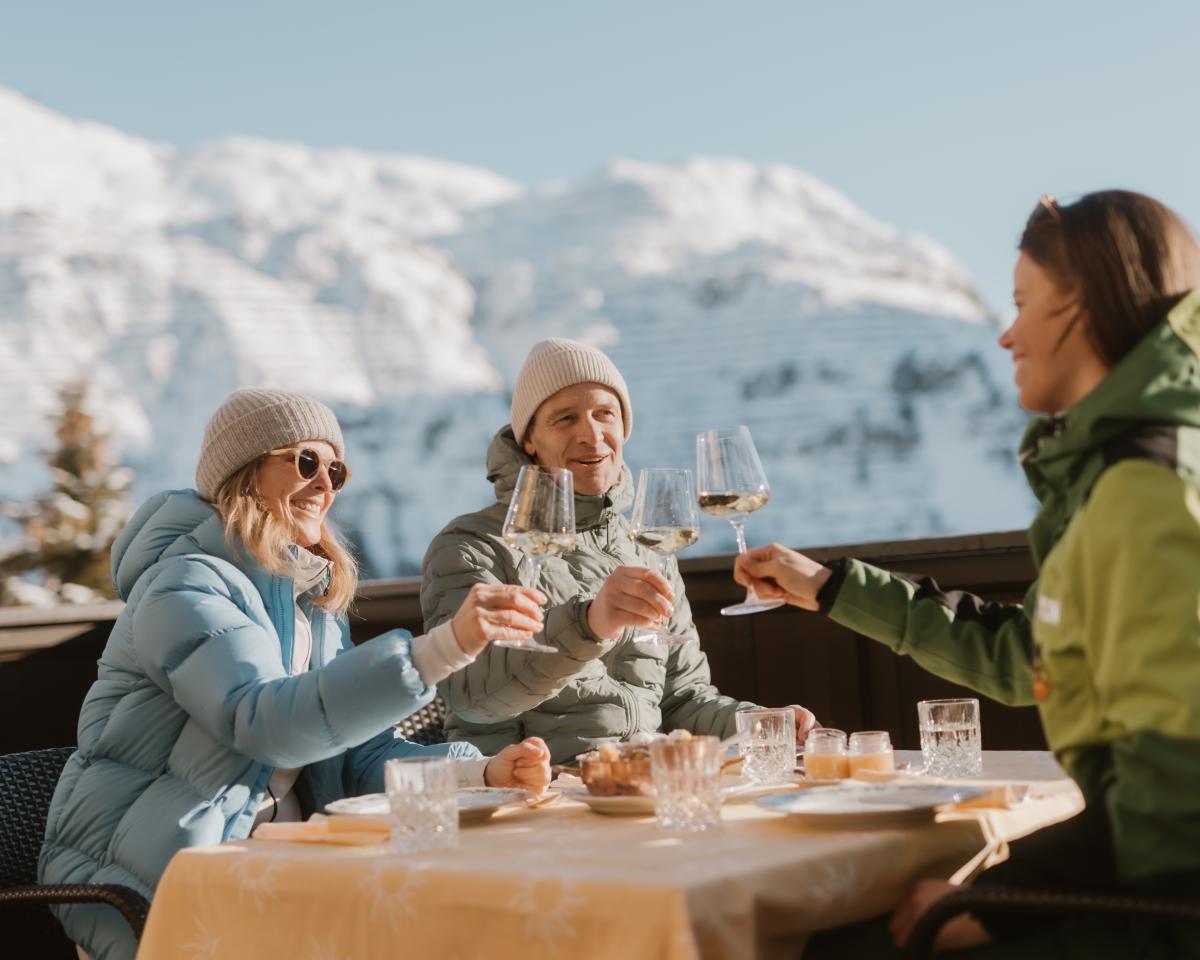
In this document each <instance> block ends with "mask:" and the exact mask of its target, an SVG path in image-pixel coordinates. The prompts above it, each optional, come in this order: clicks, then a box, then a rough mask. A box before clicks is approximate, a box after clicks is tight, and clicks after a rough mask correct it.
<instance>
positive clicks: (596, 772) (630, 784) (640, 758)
mask: <svg viewBox="0 0 1200 960" xmlns="http://www.w3.org/2000/svg"><path fill="white" fill-rule="evenodd" d="M579 776H580V779H582V780H583V784H584V786H585V787H587V789H588V793H590V794H591V795H592V796H595V797H649V796H653V795H654V781H653V780H652V779H651V776H650V747H649V745H648V744H645V743H605V744H602V745H601V746H600V748H599V749H597V750H592V751H590V752H589V753H585V754H583V756H581V757H580V758H579Z"/></svg>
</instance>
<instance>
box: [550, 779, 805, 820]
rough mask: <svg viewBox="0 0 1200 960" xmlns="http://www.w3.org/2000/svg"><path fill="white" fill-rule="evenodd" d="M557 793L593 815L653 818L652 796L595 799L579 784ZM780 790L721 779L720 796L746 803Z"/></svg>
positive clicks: (595, 797) (568, 786) (777, 787)
mask: <svg viewBox="0 0 1200 960" xmlns="http://www.w3.org/2000/svg"><path fill="white" fill-rule="evenodd" d="M560 789H561V790H562V792H563V794H564V796H568V797H570V798H571V799H573V800H582V801H583V802H584V803H586V804H587V805H588V806H589V807H591V808H592V809H593V810H594V811H596V813H605V814H608V815H609V816H615V817H644V816H652V815H653V814H654V797H653V796H649V797H642V796H616V797H598V796H594V795H592V794H590V793H588V789H587V787H585V786H583V785H582V784H563V785H562V787H561V788H560ZM781 789H787V786H786V785H784V784H772V785H768V786H759V785H758V784H753V783H747V782H746V781H745V780H743V779H742V778H741V777H730V776H724V777H721V796H722V798H724V799H726V800H734V799H746V800H749V799H750V798H751V797H753V796H754V795H755V794H758V793H769V792H772V791H778V790H781Z"/></svg>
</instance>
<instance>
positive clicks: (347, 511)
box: [0, 89, 1029, 575]
mask: <svg viewBox="0 0 1200 960" xmlns="http://www.w3.org/2000/svg"><path fill="white" fill-rule="evenodd" d="M996 333H997V328H996V326H995V324H994V323H992V322H991V321H990V320H989V318H988V316H987V312H986V309H985V308H984V306H983V304H982V303H981V301H980V299H979V297H978V295H977V294H976V292H975V291H974V289H973V287H972V286H971V283H970V280H969V278H968V277H967V276H966V275H965V273H964V272H963V271H962V269H961V268H960V267H959V266H958V265H957V264H956V262H955V261H954V259H953V257H952V256H951V255H950V254H949V253H948V252H947V251H945V250H944V249H942V248H941V247H939V246H938V245H937V244H936V243H934V242H933V241H931V240H928V239H926V238H921V237H916V236H909V235H902V234H899V233H898V232H897V231H896V230H895V229H893V228H891V227H889V226H887V225H885V224H881V223H879V222H877V221H875V220H873V219H871V218H870V217H869V216H867V215H866V214H864V213H863V212H862V211H860V210H859V209H857V208H856V207H855V206H854V205H853V204H852V203H851V202H850V201H849V200H848V199H846V198H845V197H843V196H842V195H840V194H839V193H837V192H836V191H835V190H833V189H832V188H830V187H829V186H827V185H825V184H823V183H821V182H820V181H818V180H815V179H814V178H812V177H810V176H808V175H806V174H804V173H803V172H801V171H799V170H795V169H791V168H787V167H781V166H766V167H764V166H758V165H755V164H752V163H748V162H745V161H742V160H736V159H722V158H697V159H694V160H691V161H689V162H688V163H686V164H684V165H682V166H657V165H651V164H644V163H635V162H632V161H617V162H614V163H612V164H610V165H609V166H608V167H607V168H605V169H603V170H602V171H600V172H599V173H597V174H596V175H595V176H593V177H591V178H588V179H586V180H584V181H582V182H579V183H576V184H566V185H563V184H559V185H555V186H551V187H545V188H537V189H533V190H525V189H522V188H521V187H519V186H518V185H516V184H514V183H512V182H510V181H507V180H505V179H503V178H501V177H498V176H496V175H494V174H492V173H490V172H488V171H485V170H480V169H476V168H471V167H466V166H463V165H460V164H453V163H448V162H443V161H439V160H432V159H427V158H420V157H406V156H386V155H374V154H368V153H364V152H359V151H353V150H334V151H330V150H311V149H309V148H306V147H304V146H301V145H297V144H279V143H270V142H265V141H259V140H250V139H244V138H239V139H229V140H224V141H219V142H216V143H211V144H206V145H202V146H200V147H197V148H194V149H190V150H180V149H176V148H173V147H169V146H166V145H160V144H152V143H148V142H146V141H143V140H139V139H137V138H133V137H128V136H125V135H123V134H121V133H119V132H117V131H114V130H111V129H108V128H105V127H102V126H99V125H96V124H91V123H83V122H79V121H74V120H71V119H68V118H65V117H62V116H60V115H57V114H55V113H53V112H52V111H50V110H48V109H46V108H44V107H42V106H40V105H38V104H35V103H33V102H31V101H29V100H27V99H25V98H24V97H21V96H20V95H19V94H15V93H12V92H10V91H6V90H3V89H0V405H3V409H5V410H7V411H9V415H8V416H6V417H4V418H0V491H2V493H3V495H4V496H5V497H6V498H7V497H20V496H25V495H28V494H29V493H31V492H32V491H33V490H35V489H37V488H38V487H39V486H41V485H42V484H43V483H44V482H45V475H44V473H43V472H42V471H41V469H40V468H39V467H38V465H37V455H36V452H37V450H38V449H39V448H40V447H41V446H43V445H44V444H45V443H46V442H47V437H48V431H47V424H46V417H47V416H48V415H49V414H50V413H51V412H52V410H53V406H54V396H55V391H56V389H57V388H58V386H59V385H61V384H62V383H64V382H66V381H69V380H71V379H74V378H80V377H83V378H86V379H87V380H88V381H89V382H90V383H91V384H92V385H93V406H94V407H95V409H96V412H97V414H98V415H99V417H100V419H101V422H102V424H103V425H104V426H106V427H107V428H108V429H109V430H111V431H112V432H113V434H114V435H115V437H116V438H117V441H118V444H119V448H120V450H121V451H122V454H123V456H124V457H125V458H126V459H127V461H128V462H129V463H130V464H131V465H132V466H134V467H135V468H136V469H137V471H138V484H137V492H138V493H139V494H148V493H150V492H152V491H153V490H154V489H156V488H158V487H161V486H164V485H185V484H188V483H189V482H190V478H191V469H192V465H193V464H194V462H195V457H196V452H197V446H198V440H199V435H200V431H201V428H202V426H203V423H204V421H205V419H206V418H207V416H208V415H209V413H210V412H211V411H212V409H213V408H214V407H215V405H216V404H217V403H219V402H220V400H221V399H222V397H223V396H224V395H225V394H226V393H227V392H228V391H229V390H231V389H233V388H235V387H237V386H241V385H248V384H269V385H274V386H281V387H286V388H290V389H295V390H299V391H302V392H307V393H311V394H314V395H316V396H319V397H321V398H323V399H325V400H327V401H328V402H330V403H331V404H333V405H334V406H335V408H336V409H337V410H338V412H339V415H340V416H341V417H342V418H343V421H344V424H345V426H346V432H347V436H348V458H350V459H351V460H352V462H353V466H354V471H355V477H354V481H353V483H352V485H351V487H350V488H348V490H347V493H346V494H345V495H344V496H343V497H342V498H340V499H339V503H338V506H337V515H338V516H339V518H340V520H341V522H342V524H343V526H344V527H346V528H347V529H348V531H349V532H350V533H351V534H352V535H353V536H354V537H355V538H357V539H358V540H359V541H360V543H361V546H362V550H363V552H364V556H365V559H366V560H367V561H368V565H369V569H370V571H371V572H373V573H375V574H377V575H393V574H397V573H402V572H411V571H412V570H414V569H415V567H416V565H417V564H418V563H419V561H420V556H421V553H422V551H423V549H424V546H425V544H426V543H427V542H428V540H429V538H430V536H431V535H432V534H433V533H434V532H436V530H437V528H438V527H439V526H440V525H441V524H442V523H443V522H444V521H445V520H447V519H449V518H450V517H451V516H453V515H454V514H455V513H457V512H461V511H463V510H467V509H472V508H474V507H476V506H478V505H481V504H482V503H484V502H486V500H487V498H488V496H489V494H490V491H489V490H488V488H487V485H486V483H485V482H484V481H483V477H482V474H483V452H484V448H485V446H486V443H487V440H488V438H489V437H490V435H491V433H492V432H493V431H494V430H495V429H496V428H497V427H499V426H500V425H501V424H502V423H503V422H504V421H505V420H506V419H507V405H508V391H509V389H510V387H511V383H512V378H513V377H514V376H515V374H516V371H517V370H518V369H519V367H520V364H521V361H522V359H523V357H524V354H525V351H526V350H527V349H528V347H529V345H530V344H531V343H533V342H534V341H535V340H537V339H538V338H540V337H542V336H547V335H565V336H574V337H579V338H581V339H585V340H588V341H590V342H593V343H596V344H598V345H600V346H602V347H604V348H605V349H606V350H608V351H609V352H610V353H611V355H612V356H613V358H614V359H615V360H616V361H617V363H618V365H619V366H620V367H621V368H622V370H623V371H624V373H625V376H626V379H627V380H628V381H629V383H630V387H631V391H632V394H633V398H634V404H635V406H636V413H637V417H636V431H635V435H634V438H633V441H632V443H631V445H630V448H629V459H630V461H631V463H632V465H633V466H635V467H637V466H650V465H673V464H675V465H690V463H691V459H692V446H691V445H692V440H693V435H694V433H695V432H696V431H698V430H700V429H703V428H704V427H707V426H712V425H716V424H725V423H735V422H745V423H748V424H750V426H751V428H752V429H753V430H754V432H755V436H756V438H757V440H758V443H759V446H760V449H761V451H762V453H763V456H764V461H765V463H766V467H767V470H768V473H769V475H770V478H771V481H772V484H773V487H774V494H775V495H774V497H773V500H772V503H771V505H770V506H769V507H768V508H767V510H766V511H765V512H763V513H762V514H760V516H759V517H758V518H756V520H755V521H754V526H753V527H752V537H757V538H758V539H762V538H765V537H767V536H770V537H772V538H777V539H782V540H787V541H792V542H798V543H810V544H812V543H820V542H832V541H843V540H852V539H864V538H876V537H890V536H905V535H922V534H934V533H949V532H958V531H966V530H975V529H997V528H1003V527H1010V526H1017V525H1021V524H1023V523H1024V522H1025V520H1026V519H1027V516H1028V512H1029V503H1028V499H1027V496H1026V494H1025V493H1024V490H1023V486H1022V482H1021V480H1020V477H1019V475H1018V472H1017V470H1016V469H1015V466H1014V464H1013V459H1012V456H1011V450H1012V448H1013V447H1014V445H1015V442H1016V438H1017V436H1018V434H1019V431H1020V427H1021V423H1022V419H1023V418H1022V417H1021V416H1020V414H1019V411H1018V410H1017V408H1016V405H1015V401H1014V398H1013V392H1012V389H1011V387H1010V376H1009V374H1008V371H1007V360H1006V359H1005V358H1004V357H1003V356H1002V355H1001V354H1000V351H999V350H998V349H996V348H995V345H994V340H995V336H996ZM729 542H730V541H729V539H728V536H727V532H726V530H725V529H724V527H722V526H721V525H717V524H712V525H706V528H705V537H704V539H703V540H702V541H701V544H700V546H699V547H698V548H696V552H699V551H704V550H707V551H715V550H718V549H726V548H727V547H728V544H729Z"/></svg>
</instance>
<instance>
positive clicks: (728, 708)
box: [421, 339, 814, 763]
mask: <svg viewBox="0 0 1200 960" xmlns="http://www.w3.org/2000/svg"><path fill="white" fill-rule="evenodd" d="M512 420H513V426H505V427H504V428H503V429H501V430H500V432H499V433H497V434H496V436H495V438H494V439H493V440H492V443H491V445H490V446H489V448H488V452H487V476H488V479H489V480H490V481H491V482H492V483H493V484H494V485H495V490H496V502H495V503H493V504H492V505H491V506H489V507H487V508H485V509H483V510H480V511H477V512H476V513H471V514H466V515H464V516H461V517H458V518H456V519H455V520H453V521H451V522H450V524H449V525H447V526H446V527H445V529H443V530H442V531H441V533H439V534H438V535H437V537H435V538H434V540H433V542H432V543H431V544H430V546H429V550H428V551H427V552H426V554H425V561H424V564H423V569H422V574H423V576H422V583H421V608H422V612H423V614H424V617H425V624H426V626H427V627H432V626H434V625H435V624H439V623H442V622H444V621H446V620H449V619H450V618H451V617H452V616H454V614H455V612H457V610H458V608H459V605H460V604H461V603H462V601H463V599H464V598H465V597H466V595H467V592H468V591H469V590H470V589H471V587H472V586H473V585H474V584H476V583H508V584H515V583H524V584H526V585H527V586H532V585H533V584H532V583H530V582H529V575H528V573H527V572H526V570H527V565H526V566H524V567H523V566H521V564H520V561H521V554H520V552H519V551H517V550H516V549H515V548H513V547H510V546H509V545H508V544H507V543H506V542H505V541H504V538H503V536H502V535H501V527H502V526H503V523H504V517H505V513H506V512H507V509H508V503H509V500H510V499H511V497H512V494H513V490H514V488H515V486H516V481H517V474H518V473H519V472H520V469H521V467H522V466H524V465H526V464H530V463H539V464H541V465H542V466H546V467H565V468H567V469H569V470H570V471H571V473H572V475H573V478H574V481H575V528H576V532H577V537H576V544H575V547H574V549H572V550H570V551H568V552H567V553H565V554H563V555H562V556H560V557H549V558H547V559H546V561H545V562H544V564H543V565H542V569H541V575H540V578H539V580H538V582H537V584H536V586H537V587H538V589H540V590H541V591H542V592H543V593H544V594H546V596H547V597H548V598H549V604H548V605H547V608H546V629H545V631H544V633H543V634H542V635H541V636H540V637H539V639H540V640H541V642H543V643H546V644H547V645H549V646H552V647H554V648H556V650H557V652H556V653H536V652H531V651H527V650H520V649H513V648H505V647H496V646H490V647H488V648H487V649H486V650H485V651H484V652H483V653H482V654H481V655H480V656H479V658H478V659H476V660H475V662H474V663H472V664H471V665H470V666H468V667H465V668H464V669H462V670H460V671H458V672H457V673H454V674H452V675H451V676H450V677H448V678H447V679H446V680H444V681H442V682H441V683H440V684H439V685H438V690H439V692H440V693H441V695H442V697H443V698H444V699H445V701H446V704H447V706H448V708H449V713H450V716H449V718H448V720H447V724H446V730H447V734H448V735H449V737H450V739H452V740H469V741H470V742H471V743H473V744H475V745H476V746H477V747H479V748H480V749H483V750H485V751H489V750H493V749H497V748H499V747H500V746H503V745H506V744H509V743H517V742H518V741H520V740H521V739H523V738H524V737H526V736H534V735H536V736H540V737H542V738H543V739H544V740H545V741H546V743H547V744H548V745H549V747H550V752H551V756H552V759H553V760H554V762H556V763H558V762H563V761H565V760H568V759H570V758H572V757H574V756H576V755H577V754H579V753H581V752H583V751H585V750H589V749H591V748H592V747H594V746H595V745H597V744H599V743H604V742H609V741H613V740H627V739H629V738H630V737H632V736H634V735H635V734H639V733H653V732H655V731H659V730H667V731H669V730H675V729H683V730H688V731H691V732H692V733H697V734H715V735H717V736H727V735H729V734H730V733H732V732H733V731H734V729H735V721H734V714H735V713H736V711H737V710H739V709H742V708H744V707H751V706H753V704H749V703H743V702H739V701H737V700H734V699H733V698H732V697H726V696H723V695H722V694H721V693H720V692H719V691H718V690H717V689H716V687H714V686H713V685H712V683H711V682H710V679H709V670H708V660H707V658H706V657H705V655H704V653H703V651H702V650H701V649H700V646H699V644H698V643H696V642H690V643H683V644H677V645H672V646H669V647H668V646H663V645H659V644H646V643H635V642H633V641H632V640H631V639H630V636H631V634H632V633H633V629H634V628H637V627H640V626H649V625H651V624H653V623H654V622H655V621H656V620H657V619H658V618H659V617H668V618H669V619H668V624H669V629H670V631H671V632H672V633H675V634H679V635H682V636H686V637H690V638H692V639H693V640H695V639H696V636H697V634H696V627H695V624H694V623H693V622H692V615H691V608H690V607H689V605H688V601H687V597H686V596H685V595H684V587H683V580H682V578H681V577H680V576H679V570H678V567H677V566H676V564H675V561H674V559H672V560H671V563H670V566H669V569H668V578H666V579H664V578H663V577H661V576H660V575H659V574H658V573H657V572H655V571H653V570H651V569H650V567H651V566H652V560H653V554H652V553H651V552H650V551H649V550H647V549H644V548H641V547H639V546H637V545H636V544H635V543H634V542H633V540H632V539H631V538H630V536H629V524H628V522H627V521H626V519H625V517H624V516H623V514H624V513H625V511H627V510H628V509H629V507H630V505H631V504H632V502H633V482H632V478H631V475H630V472H629V468H628V467H626V466H625V464H624V462H623V460H622V456H621V454H622V450H623V445H624V441H625V440H626V439H627V438H628V436H629V432H630V429H631V427H632V421H633V414H632V408H631V406H630V403H629V394H628V389H627V388H626V386H625V381H624V379H622V377H621V374H620V373H619V372H618V371H617V369H616V367H615V366H613V364H612V362H611V361H610V360H609V359H608V358H607V357H606V356H605V355H604V354H603V353H601V352H600V351H599V350H595V349H594V348H592V347H588V346H585V345H583V344H580V343H576V342H574V341H570V340H558V339H552V340H544V341H542V342H540V343H538V344H536V345H535V346H534V347H533V349H532V350H531V351H530V354H529V357H528V359H527V360H526V362H525V366H524V368H523V369H522V371H521V374H520V376H519V377H518V378H517V383H516V388H515V391H514V395H513V417H512ZM514 428H515V429H514ZM518 436H520V437H522V442H518V439H517V438H518ZM672 604H673V609H672ZM794 709H795V711H796V720H797V735H798V736H799V737H803V736H804V735H805V734H806V733H807V730H808V728H809V727H811V726H812V725H813V722H814V721H813V717H812V714H811V713H809V712H808V711H807V710H804V709H803V708H802V707H795V708H794Z"/></svg>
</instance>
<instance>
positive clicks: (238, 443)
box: [196, 389, 345, 500]
mask: <svg viewBox="0 0 1200 960" xmlns="http://www.w3.org/2000/svg"><path fill="white" fill-rule="evenodd" d="M302 440H324V441H325V442H326V443H328V444H329V445H330V446H331V447H333V449H334V452H335V453H336V454H337V455H338V456H339V457H341V456H344V454H343V450H344V449H345V448H344V446H343V443H342V428H341V427H339V426H338V422H337V417H335V416H334V415H333V411H332V410H330V409H329V408H328V407H327V406H325V404H323V403H321V402H320V401H318V400H310V399H308V397H302V396H300V395H299V394H297V393H286V392H285V391H283V390H256V389H250V390H235V391H234V392H233V393H231V394H230V395H229V396H228V397H226V398H225V402H224V403H222V404H221V405H220V406H219V407H217V412H216V413H214V414H213V415H212V417H211V418H210V419H209V421H208V426H206V427H205V428H204V440H203V442H202V443H201V445H200V461H199V463H197V464H196V488H197V489H198V490H199V491H200V496H202V497H204V499H206V500H215V499H216V498H217V491H218V490H219V489H220V487H221V484H222V483H224V482H225V480H227V479H228V478H229V477H231V476H233V474H235V473H236V472H237V471H238V470H240V469H241V468H242V467H244V466H245V465H246V464H248V463H249V462H250V461H251V460H254V459H255V458H256V457H260V456H262V455H263V454H264V453H266V452H267V451H269V450H277V449H279V448H280V447H288V446H292V445H293V444H296V443H299V442H300V441H302Z"/></svg>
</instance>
